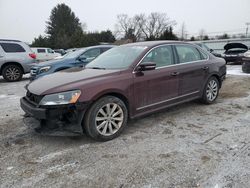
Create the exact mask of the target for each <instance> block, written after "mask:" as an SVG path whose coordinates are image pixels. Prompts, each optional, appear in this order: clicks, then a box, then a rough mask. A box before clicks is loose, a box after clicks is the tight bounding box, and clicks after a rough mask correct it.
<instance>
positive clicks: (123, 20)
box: [115, 14, 133, 36]
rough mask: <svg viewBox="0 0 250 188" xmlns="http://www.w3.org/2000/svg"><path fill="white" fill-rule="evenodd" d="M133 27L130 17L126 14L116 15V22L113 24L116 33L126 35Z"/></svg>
mask: <svg viewBox="0 0 250 188" xmlns="http://www.w3.org/2000/svg"><path fill="white" fill-rule="evenodd" d="M132 27H133V21H132V18H129V16H128V15H127V14H119V15H117V23H116V25H115V33H116V35H118V36H119V35H120V36H126V35H127V34H128V33H129V32H130V30H131V29H132Z"/></svg>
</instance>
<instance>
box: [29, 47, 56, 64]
mask: <svg viewBox="0 0 250 188" xmlns="http://www.w3.org/2000/svg"><path fill="white" fill-rule="evenodd" d="M31 50H32V51H33V52H34V53H35V54H36V59H37V61H39V62H42V61H48V60H51V59H54V58H56V57H59V56H61V54H60V53H56V52H54V50H52V49H51V48H39V47H37V48H31Z"/></svg>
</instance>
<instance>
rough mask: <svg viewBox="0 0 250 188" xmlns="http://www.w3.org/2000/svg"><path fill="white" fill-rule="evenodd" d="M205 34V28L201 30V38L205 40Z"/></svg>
mask: <svg viewBox="0 0 250 188" xmlns="http://www.w3.org/2000/svg"><path fill="white" fill-rule="evenodd" d="M205 35H206V31H205V30H204V29H201V30H200V31H199V39H200V40H203V39H204V36H205Z"/></svg>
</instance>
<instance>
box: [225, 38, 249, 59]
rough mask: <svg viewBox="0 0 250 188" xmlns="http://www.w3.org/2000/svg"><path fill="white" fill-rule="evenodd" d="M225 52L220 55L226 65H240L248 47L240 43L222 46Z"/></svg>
mask: <svg viewBox="0 0 250 188" xmlns="http://www.w3.org/2000/svg"><path fill="white" fill-rule="evenodd" d="M224 49H225V52H224V54H223V55H222V56H223V58H224V59H225V60H226V62H227V63H235V64H242V58H243V57H244V53H245V52H247V51H248V47H247V46H246V45H245V44H242V43H228V44H226V45H225V46H224Z"/></svg>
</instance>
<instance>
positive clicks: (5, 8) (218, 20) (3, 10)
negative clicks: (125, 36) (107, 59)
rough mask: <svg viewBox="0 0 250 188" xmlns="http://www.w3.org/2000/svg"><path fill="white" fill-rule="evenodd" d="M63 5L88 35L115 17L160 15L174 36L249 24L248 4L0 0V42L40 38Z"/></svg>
mask: <svg viewBox="0 0 250 188" xmlns="http://www.w3.org/2000/svg"><path fill="white" fill-rule="evenodd" d="M63 2H64V3H65V4H67V5H68V6H69V7H70V8H71V9H72V11H74V12H75V14H76V16H77V17H78V18H79V19H80V21H81V22H84V23H86V24H87V30H88V31H100V30H106V29H110V30H114V24H115V22H116V16H117V14H121V13H126V14H128V15H130V16H133V15H135V14H138V13H146V14H148V13H150V12H164V13H167V14H168V16H169V17H170V18H171V19H172V20H175V21H176V22H177V25H176V26H175V27H174V31H175V32H179V31H180V27H181V24H182V23H183V22H185V25H186V30H187V32H188V34H190V35H194V34H198V33H199V31H200V30H201V29H204V30H205V31H206V33H207V34H209V35H215V34H216V33H215V32H223V31H225V32H228V33H230V34H231V33H234V32H235V33H244V32H245V30H246V25H245V23H246V22H250V0H151V1H149V0H105V1H102V0H90V1H83V0H64V1H60V0H40V1H38V0H0V38H11V39H19V40H22V41H26V42H32V40H33V39H34V37H37V36H38V35H39V34H44V31H45V28H46V23H45V22H46V21H47V20H48V18H49V16H50V12H51V9H52V8H53V7H54V6H56V5H57V4H58V3H63Z"/></svg>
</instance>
